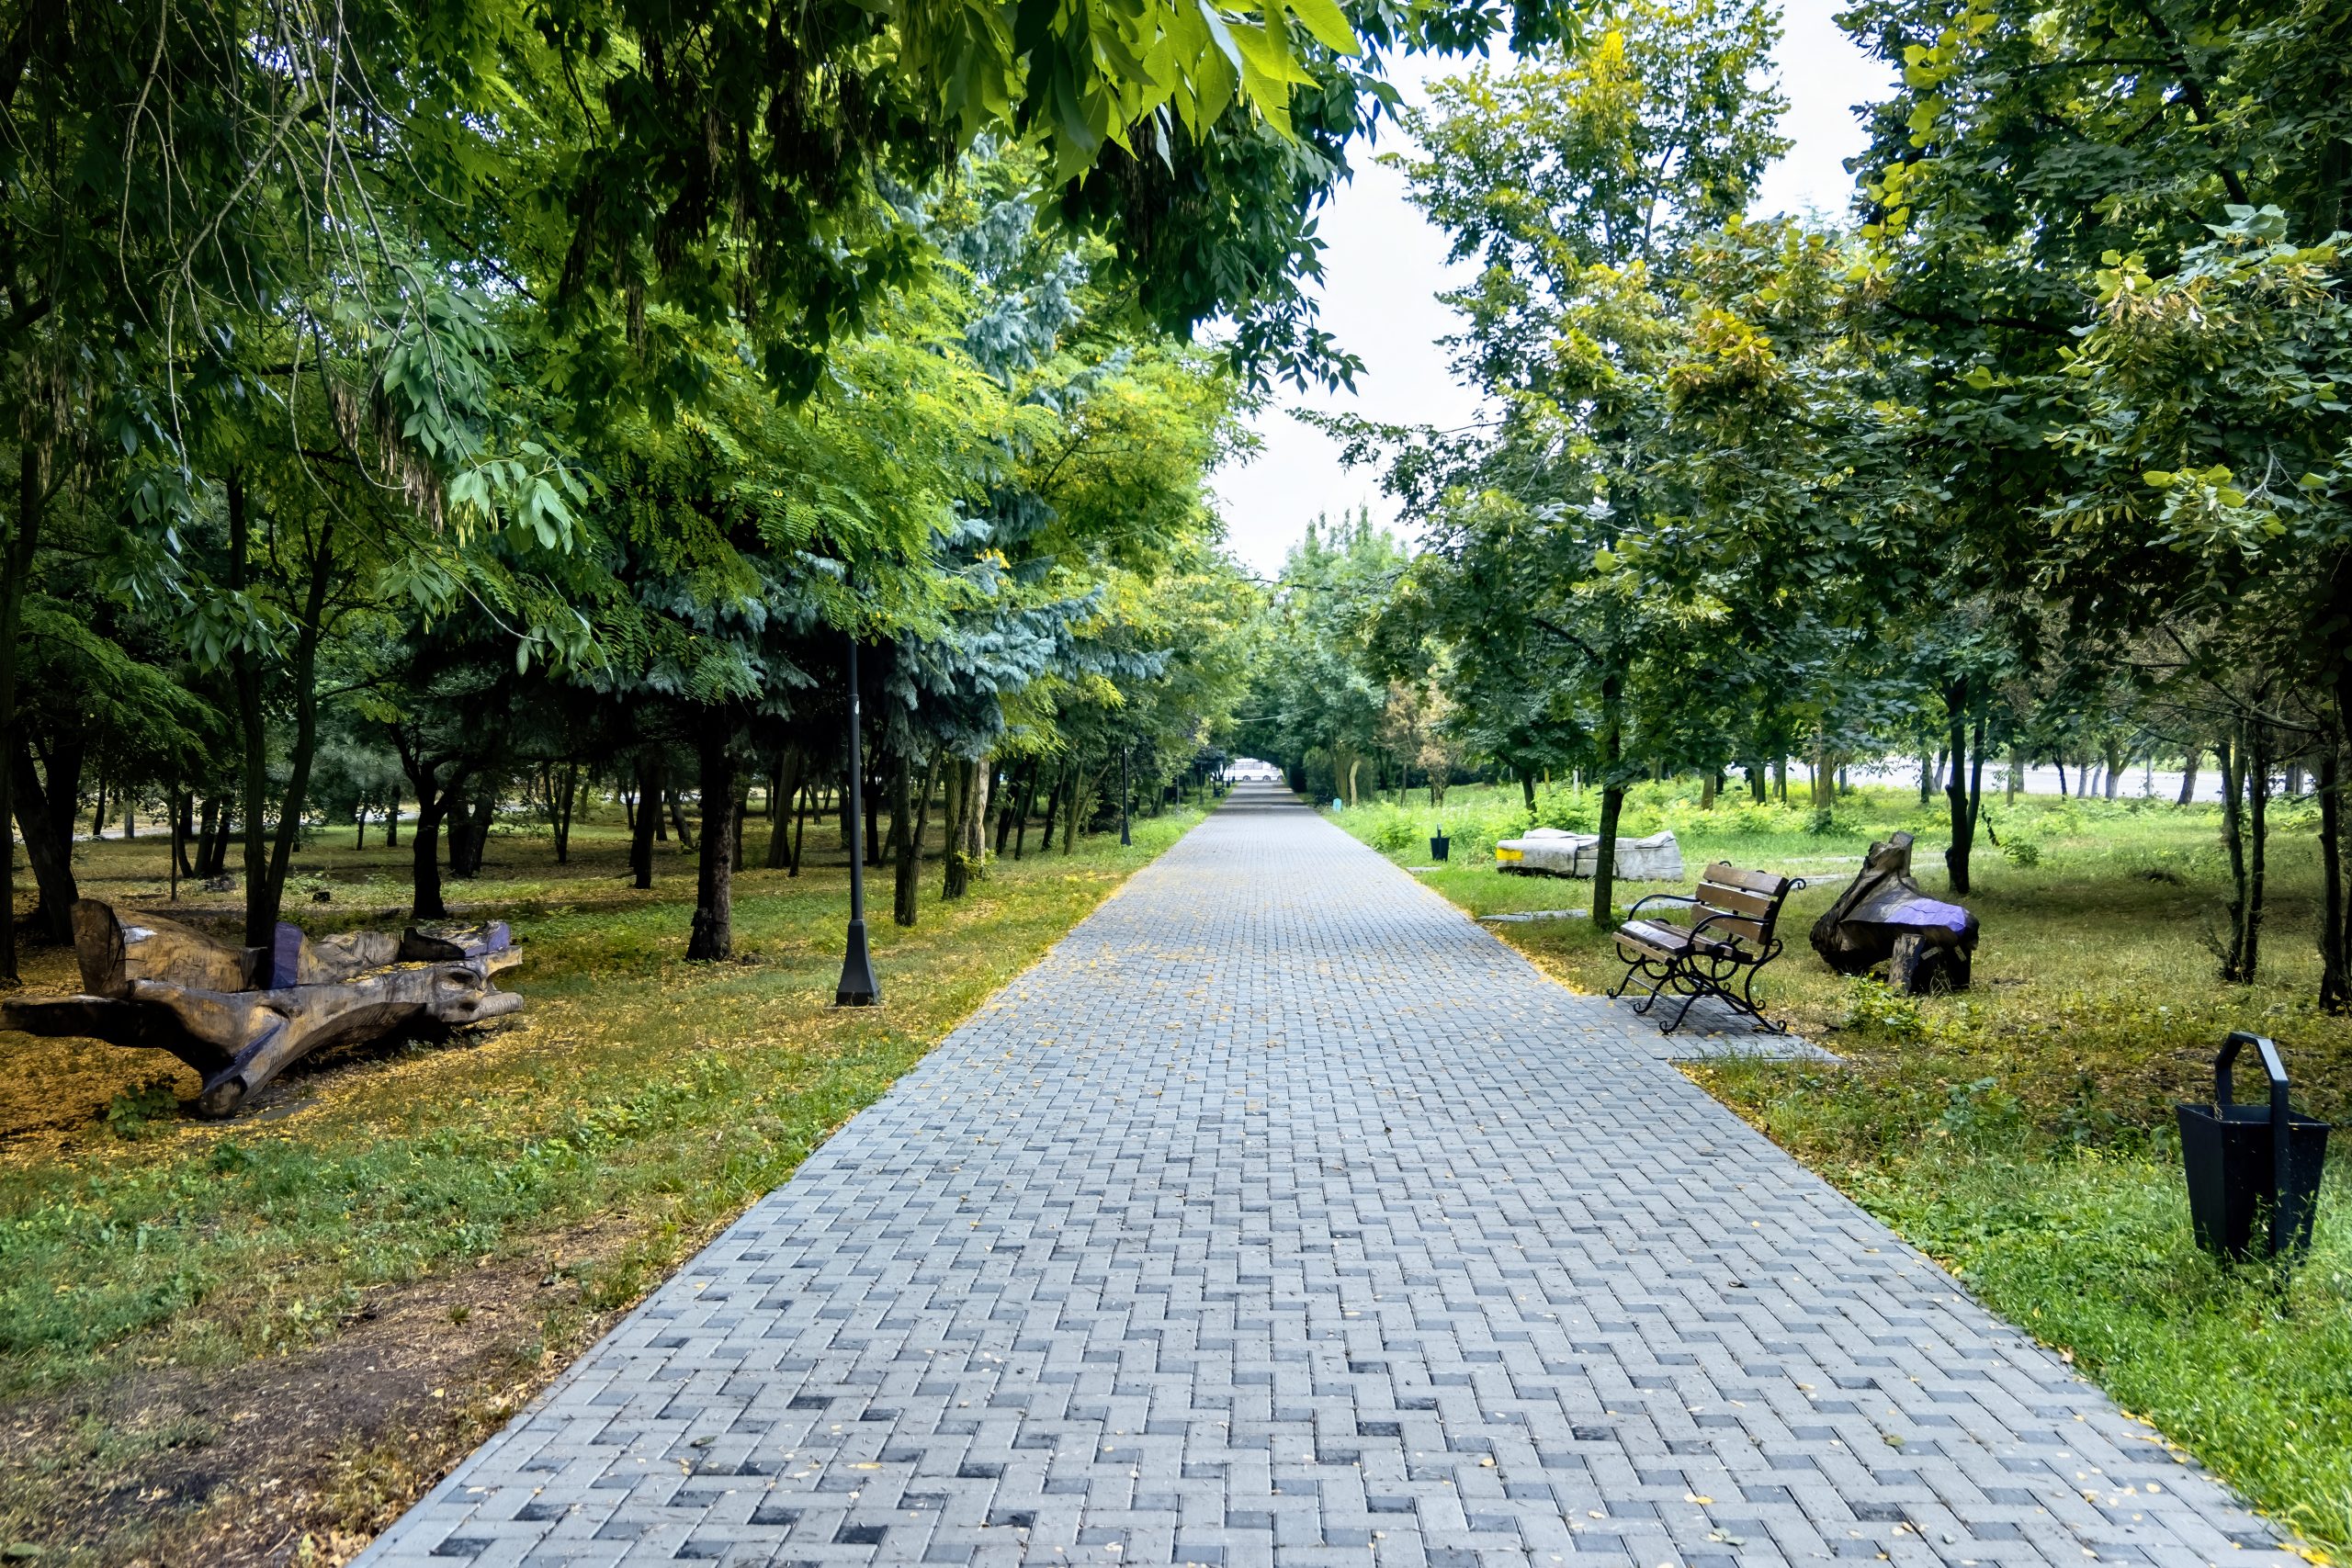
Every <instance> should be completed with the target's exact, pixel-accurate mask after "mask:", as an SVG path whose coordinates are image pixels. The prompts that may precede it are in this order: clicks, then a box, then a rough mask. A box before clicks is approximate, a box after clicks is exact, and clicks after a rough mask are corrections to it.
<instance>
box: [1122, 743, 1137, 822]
mask: <svg viewBox="0 0 2352 1568" xmlns="http://www.w3.org/2000/svg"><path fill="white" fill-rule="evenodd" d="M1127 750H1128V748H1126V747H1125V746H1122V747H1120V748H1119V842H1120V843H1121V844H1132V843H1134V842H1135V840H1133V839H1130V838H1128V837H1127Z"/></svg>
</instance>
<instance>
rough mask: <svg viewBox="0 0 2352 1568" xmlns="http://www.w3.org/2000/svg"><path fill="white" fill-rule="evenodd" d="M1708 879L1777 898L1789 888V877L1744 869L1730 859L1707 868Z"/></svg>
mask: <svg viewBox="0 0 2352 1568" xmlns="http://www.w3.org/2000/svg"><path fill="white" fill-rule="evenodd" d="M1706 880H1707V881H1709V882H1713V883H1716V884H1718V885H1720V886H1724V887H1744V888H1746V889H1747V891H1749V892H1751V893H1761V894H1763V895H1764V896H1765V897H1768V898H1777V897H1780V896H1781V895H1782V894H1784V893H1786V892H1787V891H1788V890H1789V879H1788V878H1787V877H1785V876H1775V875H1773V874H1771V873H1770V872H1769V871H1742V870H1741V869H1740V868H1739V867H1737V866H1736V865H1734V864H1732V863H1731V862H1729V861H1723V860H1719V861H1717V862H1716V863H1714V864H1713V865H1711V866H1709V867H1708V868H1707V874H1706Z"/></svg>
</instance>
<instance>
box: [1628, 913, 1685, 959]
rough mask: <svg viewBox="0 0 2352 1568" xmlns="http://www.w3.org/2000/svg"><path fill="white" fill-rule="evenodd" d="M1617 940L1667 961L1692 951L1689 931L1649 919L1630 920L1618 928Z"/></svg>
mask: <svg viewBox="0 0 2352 1568" xmlns="http://www.w3.org/2000/svg"><path fill="white" fill-rule="evenodd" d="M1617 940H1618V941H1619V942H1623V943H1624V944H1625V945H1626V946H1627V947H1631V948H1635V949H1638V950H1639V951H1641V952H1643V953H1648V954H1649V955H1650V956H1651V957H1653V958H1657V959H1659V960H1661V961H1663V962H1665V963H1668V964H1670V963H1672V962H1673V961H1674V960H1676V959H1678V958H1680V957H1683V956H1684V955H1685V954H1687V953H1690V951H1691V937H1690V933H1689V932H1687V931H1676V930H1674V928H1672V927H1671V926H1664V925H1656V924H1653V923H1651V922H1650V921H1647V920H1630V921H1628V922H1626V923H1625V924H1624V925H1622V926H1619V927H1618V928H1617Z"/></svg>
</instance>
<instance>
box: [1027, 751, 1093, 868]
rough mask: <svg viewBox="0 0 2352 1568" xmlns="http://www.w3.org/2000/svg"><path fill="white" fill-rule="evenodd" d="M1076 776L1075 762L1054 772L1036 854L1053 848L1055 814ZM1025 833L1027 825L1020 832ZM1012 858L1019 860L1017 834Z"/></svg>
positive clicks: (1047, 795) (1076, 767)
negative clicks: (1043, 826) (1043, 825)
mask: <svg viewBox="0 0 2352 1568" xmlns="http://www.w3.org/2000/svg"><path fill="white" fill-rule="evenodd" d="M1077 776H1078V764H1077V763H1075V762H1073V763H1071V764H1070V765H1069V767H1067V768H1062V769H1057V770H1056V773H1055V778H1054V787H1053V788H1052V789H1051V790H1050V791H1048V792H1047V793H1046V822H1045V830H1044V831H1043V832H1042V833H1041V834H1040V835H1039V836H1038V840H1037V841H1038V846H1039V847H1038V850H1037V852H1038V853H1039V854H1044V853H1045V852H1046V851H1047V850H1050V849H1052V848H1053V847H1054V823H1055V821H1056V820H1057V813H1058V812H1060V810H1061V808H1062V806H1063V803H1064V801H1065V800H1066V799H1067V798H1068V797H1069V785H1070V780H1072V779H1073V778H1075V777H1077ZM1027 831H1028V828H1027V825H1026V824H1023V828H1022V832H1023V833H1026V832H1027ZM1012 858H1013V859H1015V860H1019V859H1020V858H1021V842H1020V835H1018V834H1016V835H1015V836H1014V839H1013V844H1012Z"/></svg>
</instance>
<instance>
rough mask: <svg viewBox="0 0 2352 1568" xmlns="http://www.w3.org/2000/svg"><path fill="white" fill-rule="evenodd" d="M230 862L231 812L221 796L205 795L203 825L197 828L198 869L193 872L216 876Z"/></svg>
mask: <svg viewBox="0 0 2352 1568" xmlns="http://www.w3.org/2000/svg"><path fill="white" fill-rule="evenodd" d="M228 863H229V813H228V812H227V811H225V810H223V809H222V808H221V805H220V796H219V795H206V796H205V797H204V820H203V826H202V827H200V828H199V829H198V830H197V837H196V870H195V871H194V873H192V874H194V875H197V876H202V877H208V878H209V877H214V876H218V875H220V874H221V872H222V870H223V869H224V868H226V866H227V865H228Z"/></svg>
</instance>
